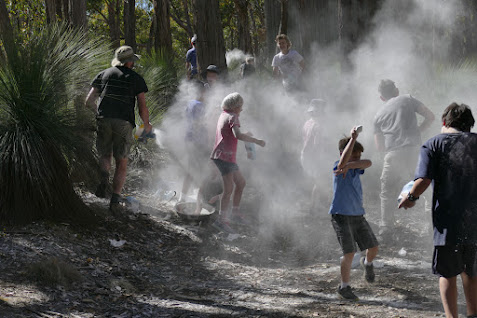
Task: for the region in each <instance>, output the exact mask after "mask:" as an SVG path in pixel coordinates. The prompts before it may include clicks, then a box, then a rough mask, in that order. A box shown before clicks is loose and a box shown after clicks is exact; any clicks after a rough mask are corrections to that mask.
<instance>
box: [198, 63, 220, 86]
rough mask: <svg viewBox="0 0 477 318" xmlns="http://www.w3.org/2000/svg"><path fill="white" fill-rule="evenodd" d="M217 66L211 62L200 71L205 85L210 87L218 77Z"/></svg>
mask: <svg viewBox="0 0 477 318" xmlns="http://www.w3.org/2000/svg"><path fill="white" fill-rule="evenodd" d="M219 74H220V71H219V68H218V67H217V66H215V65H213V64H210V65H209V66H207V69H206V70H205V71H204V72H202V78H203V79H204V81H205V83H206V84H207V85H206V86H209V87H212V86H214V84H215V82H217V80H218V78H219Z"/></svg>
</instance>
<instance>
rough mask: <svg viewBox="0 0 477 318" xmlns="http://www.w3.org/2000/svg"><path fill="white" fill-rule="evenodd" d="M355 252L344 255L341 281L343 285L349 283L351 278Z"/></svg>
mask: <svg viewBox="0 0 477 318" xmlns="http://www.w3.org/2000/svg"><path fill="white" fill-rule="evenodd" d="M353 257H354V252H352V253H348V254H344V255H343V258H342V259H341V268H340V270H341V281H342V282H343V283H349V278H350V274H351V264H352V262H353Z"/></svg>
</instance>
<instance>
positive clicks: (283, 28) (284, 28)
mask: <svg viewBox="0 0 477 318" xmlns="http://www.w3.org/2000/svg"><path fill="white" fill-rule="evenodd" d="M280 2H281V13H280V31H279V32H278V33H279V34H287V33H288V0H280Z"/></svg>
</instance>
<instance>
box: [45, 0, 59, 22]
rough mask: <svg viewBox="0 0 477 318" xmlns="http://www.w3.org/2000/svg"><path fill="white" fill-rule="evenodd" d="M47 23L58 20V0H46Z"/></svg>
mask: <svg viewBox="0 0 477 318" xmlns="http://www.w3.org/2000/svg"><path fill="white" fill-rule="evenodd" d="M45 8H46V23H55V22H56V10H57V9H56V0H45Z"/></svg>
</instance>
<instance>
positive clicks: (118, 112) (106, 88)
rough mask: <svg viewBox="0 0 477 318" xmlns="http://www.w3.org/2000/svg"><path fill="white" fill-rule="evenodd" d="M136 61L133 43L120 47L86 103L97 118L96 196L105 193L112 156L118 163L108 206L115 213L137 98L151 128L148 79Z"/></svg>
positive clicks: (142, 114)
mask: <svg viewBox="0 0 477 318" xmlns="http://www.w3.org/2000/svg"><path fill="white" fill-rule="evenodd" d="M137 60H139V56H138V55H137V54H134V51H133V49H132V48H131V47H130V46H121V47H120V48H118V49H117V50H116V52H115V55H114V59H113V60H112V61H111V67H110V68H108V69H106V70H104V71H102V72H100V73H99V74H98V75H96V77H95V78H94V80H93V82H92V83H91V90H90V91H89V93H88V96H87V97H86V106H87V107H89V108H91V109H93V110H94V111H95V112H96V114H97V118H98V136H97V140H96V148H97V150H98V154H99V156H100V163H99V166H100V170H101V183H100V184H99V186H98V189H97V190H96V193H95V194H96V196H98V197H102V198H104V197H105V196H106V188H107V187H108V185H109V170H110V169H111V159H112V156H114V159H115V162H116V170H115V173H114V177H113V189H112V190H113V193H112V196H111V201H110V206H109V207H110V210H111V211H112V212H118V211H119V210H120V209H122V199H121V190H122V187H123V185H124V182H125V180H126V170H127V163H128V155H129V150H130V148H131V144H132V140H133V139H132V138H133V137H132V130H133V127H135V125H136V120H135V115H134V107H135V106H136V101H137V105H138V108H139V116H140V117H141V119H142V121H143V122H144V129H145V131H146V133H148V132H150V131H151V129H152V126H151V124H150V123H149V110H148V109H147V106H146V98H145V94H144V93H146V92H147V91H148V89H147V85H146V82H145V81H144V79H143V78H142V77H141V76H140V75H139V74H137V73H136V72H134V71H133V70H132V68H133V67H134V62H135V61H137ZM98 99H99V103H97V101H98Z"/></svg>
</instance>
